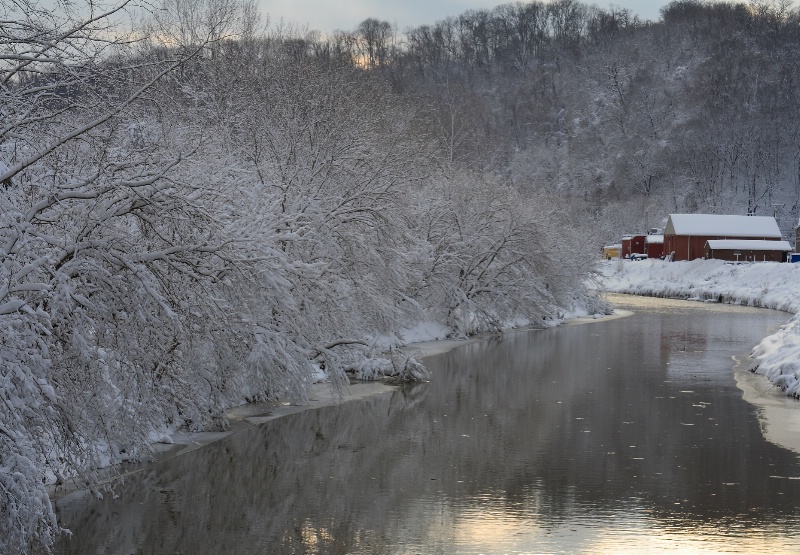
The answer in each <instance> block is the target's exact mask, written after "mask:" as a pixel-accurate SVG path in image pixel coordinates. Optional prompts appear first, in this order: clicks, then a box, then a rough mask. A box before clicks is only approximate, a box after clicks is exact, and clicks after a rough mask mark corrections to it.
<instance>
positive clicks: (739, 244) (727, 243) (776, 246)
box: [706, 239, 792, 252]
mask: <svg viewBox="0 0 800 555" xmlns="http://www.w3.org/2000/svg"><path fill="white" fill-rule="evenodd" d="M706 242H707V243H708V248H710V249H711V250H714V251H715V250H737V251H783V252H789V251H791V250H792V246H791V245H790V244H789V241H756V240H747V239H709V240H708V241H706Z"/></svg>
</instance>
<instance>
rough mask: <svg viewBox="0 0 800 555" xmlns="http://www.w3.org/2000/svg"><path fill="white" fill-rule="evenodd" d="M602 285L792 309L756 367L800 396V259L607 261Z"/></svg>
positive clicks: (758, 351)
mask: <svg viewBox="0 0 800 555" xmlns="http://www.w3.org/2000/svg"><path fill="white" fill-rule="evenodd" d="M602 264H603V265H602V278H601V279H600V281H599V286H600V288H601V289H603V290H605V291H609V292H613V293H628V294H633V295H647V296H654V297H670V298H678V299H687V300H698V301H714V302H724V303H731V304H740V305H747V306H757V307H763V308H773V309H776V310H782V311H784V312H789V313H791V314H793V315H794V316H793V317H792V318H791V320H790V321H789V322H788V323H787V324H786V325H784V326H782V327H781V329H780V330H778V332H777V333H775V334H773V335H770V336H769V337H766V338H765V339H764V340H763V341H761V343H759V344H758V345H757V346H756V347H755V348H754V349H753V353H752V357H753V365H752V369H753V371H755V372H757V373H758V374H763V375H764V376H766V377H767V378H769V379H770V380H771V381H772V383H774V384H775V385H776V386H778V387H780V388H781V389H782V390H783V391H785V392H786V394H787V395H791V396H793V397H795V398H800V264H781V263H777V262H758V263H755V264H731V263H725V262H723V261H720V260H693V261H691V262H664V261H661V260H647V261H641V262H631V261H627V260H622V261H612V262H603V263H602Z"/></svg>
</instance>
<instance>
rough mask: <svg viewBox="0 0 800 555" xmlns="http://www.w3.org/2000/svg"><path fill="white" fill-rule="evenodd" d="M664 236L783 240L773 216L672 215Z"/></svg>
mask: <svg viewBox="0 0 800 555" xmlns="http://www.w3.org/2000/svg"><path fill="white" fill-rule="evenodd" d="M664 235H694V236H697V235H700V236H703V235H706V236H717V237H765V238H766V237H774V238H775V239H780V238H781V230H780V229H779V228H778V222H776V221H775V218H773V217H771V216H730V215H718V214H670V215H669V220H668V221H667V227H666V228H665V229H664Z"/></svg>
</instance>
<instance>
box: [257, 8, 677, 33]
mask: <svg viewBox="0 0 800 555" xmlns="http://www.w3.org/2000/svg"><path fill="white" fill-rule="evenodd" d="M510 1H511V0H399V1H398V0H344V1H343V2H342V1H341V0H339V1H333V0H258V2H259V4H260V8H261V13H262V15H264V16H269V18H270V21H271V22H272V23H273V24H275V23H278V22H279V21H280V20H281V19H283V21H284V22H285V23H291V24H294V25H299V26H300V27H304V26H306V25H307V26H308V28H309V30H312V31H313V30H316V31H321V32H322V33H330V32H332V31H336V30H341V31H352V30H355V28H356V27H357V26H358V24H359V23H361V22H362V21H364V20H365V19H367V18H369V17H374V18H375V19H380V20H382V21H388V22H389V23H394V24H396V25H397V27H398V29H399V30H400V31H402V30H404V29H405V28H407V27H417V26H419V25H430V24H433V23H435V22H437V21H439V20H442V19H445V18H447V17H450V16H457V15H460V14H461V13H463V12H465V11H467V10H476V9H491V8H494V7H495V6H498V5H500V4H507V3H510ZM584 3H586V4H596V5H597V6H598V7H600V8H604V9H608V8H610V7H611V6H612V5H613V6H616V7H621V8H628V9H629V10H631V12H633V14H635V15H638V16H639V18H640V19H651V20H658V19H659V17H660V16H659V10H660V9H661V7H662V6H665V5H666V4H668V3H669V0H616V1H614V2H609V3H603V2H602V1H599V2H591V1H585V2H584Z"/></svg>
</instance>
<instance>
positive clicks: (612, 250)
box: [603, 245, 622, 260]
mask: <svg viewBox="0 0 800 555" xmlns="http://www.w3.org/2000/svg"><path fill="white" fill-rule="evenodd" d="M621 251H622V245H606V246H605V247H603V258H604V259H606V260H611V259H612V258H619V253H620V252H621Z"/></svg>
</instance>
